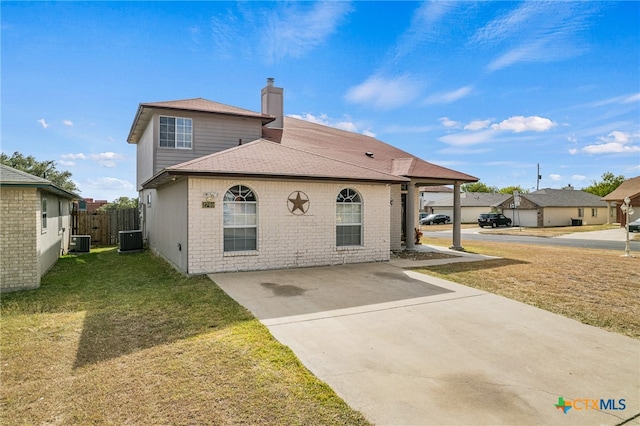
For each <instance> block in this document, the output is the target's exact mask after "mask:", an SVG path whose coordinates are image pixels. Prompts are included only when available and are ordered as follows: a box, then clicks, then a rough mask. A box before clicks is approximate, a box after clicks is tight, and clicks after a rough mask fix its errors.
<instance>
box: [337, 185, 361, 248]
mask: <svg viewBox="0 0 640 426" xmlns="http://www.w3.org/2000/svg"><path fill="white" fill-rule="evenodd" d="M360 245H362V199H361V198H360V194H359V193H358V192H357V191H356V190H355V189H351V188H345V189H343V190H342V191H340V193H339V194H338V197H337V198H336V246H338V247H342V246H360Z"/></svg>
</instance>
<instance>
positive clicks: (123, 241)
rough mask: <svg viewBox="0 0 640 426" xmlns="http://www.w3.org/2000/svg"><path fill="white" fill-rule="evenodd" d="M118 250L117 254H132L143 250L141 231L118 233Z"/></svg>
mask: <svg viewBox="0 0 640 426" xmlns="http://www.w3.org/2000/svg"><path fill="white" fill-rule="evenodd" d="M118 238H119V240H120V248H119V249H118V253H134V252H137V251H142V250H144V246H143V244H142V230H140V229H137V230H133V231H120V232H119V233H118Z"/></svg>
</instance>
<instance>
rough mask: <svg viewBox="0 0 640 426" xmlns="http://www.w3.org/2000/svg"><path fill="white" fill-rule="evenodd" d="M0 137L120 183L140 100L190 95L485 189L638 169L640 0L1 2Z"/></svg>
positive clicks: (94, 185) (102, 193) (106, 187)
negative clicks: (327, 132) (359, 137)
mask: <svg viewBox="0 0 640 426" xmlns="http://www.w3.org/2000/svg"><path fill="white" fill-rule="evenodd" d="M0 7H1V12H2V15H1V19H2V33H1V36H2V41H1V42H2V46H1V47H2V53H1V54H2V57H1V59H2V70H1V71H2V77H1V78H2V94H1V102H2V128H1V130H2V142H1V143H2V145H1V147H2V152H5V153H7V154H9V155H10V154H12V153H13V152H14V151H20V152H21V153H23V154H25V155H33V156H35V157H36V158H37V159H38V160H40V161H43V160H55V161H56V163H57V168H58V169H59V170H69V171H70V172H71V173H72V174H73V178H74V180H75V182H76V183H77V185H78V186H79V188H80V192H81V194H82V196H84V197H91V198H95V199H107V200H110V201H111V200H114V199H116V198H118V197H120V196H128V197H135V196H137V194H136V191H135V146H134V145H130V144H127V142H126V139H127V135H128V133H129V129H130V127H131V123H132V121H133V118H134V115H135V112H136V109H137V107H138V104H139V103H141V102H155V101H168V100H177V99H188V98H194V97H203V98H206V99H210V100H213V101H217V102H222V103H226V104H230V105H234V106H238V107H242V108H246V109H250V110H254V111H259V110H260V89H261V88H262V87H263V86H264V85H265V82H266V78H267V77H274V78H275V79H276V80H275V81H276V85H277V86H279V87H284V90H285V114H286V115H293V116H298V117H302V118H305V119H308V120H311V121H316V122H319V123H324V124H327V125H331V126H335V127H340V128H343V129H346V130H351V131H355V132H359V133H364V134H368V135H372V136H375V137H377V138H378V139H381V140H383V141H385V142H387V143H390V144H393V145H395V146H398V147H399V148H401V149H404V150H406V151H408V152H410V153H412V154H414V155H417V156H419V157H421V158H423V159H424V160H427V161H430V162H433V163H435V164H439V165H442V166H445V167H450V168H453V169H456V170H459V171H462V172H465V173H469V174H471V175H474V176H477V177H479V178H480V179H481V181H482V182H484V183H486V184H488V185H491V186H497V187H499V188H501V187H505V186H509V185H520V186H522V187H523V188H525V189H532V188H533V189H534V188H535V186H536V165H537V164H538V163H539V164H540V168H541V174H542V177H543V178H542V181H541V183H540V186H541V187H551V188H561V187H563V186H565V185H567V184H571V185H573V186H575V187H577V188H581V187H585V186H588V185H589V184H590V183H591V182H592V181H593V180H600V178H601V176H602V174H603V173H605V172H612V173H614V174H615V175H620V174H622V175H624V176H626V177H628V178H629V177H634V176H637V175H640V24H639V22H640V3H639V2H569V1H562V2H561V1H553V2H509V1H502V2H468V1H453V2H442V1H435V2H425V3H420V2H364V1H355V2H346V1H340V2H328V3H324V2H319V3H318V2H310V1H307V2H253V1H246V2H238V3H234V2H6V1H3V2H2V3H1V6H0Z"/></svg>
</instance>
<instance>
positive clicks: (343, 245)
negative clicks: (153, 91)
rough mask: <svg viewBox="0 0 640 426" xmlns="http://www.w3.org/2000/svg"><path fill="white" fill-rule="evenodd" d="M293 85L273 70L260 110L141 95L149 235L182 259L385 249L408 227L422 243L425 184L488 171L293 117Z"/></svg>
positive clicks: (197, 261)
mask: <svg viewBox="0 0 640 426" xmlns="http://www.w3.org/2000/svg"><path fill="white" fill-rule="evenodd" d="M283 92H284V91H283V89H282V88H279V87H275V86H274V85H273V79H268V81H267V86H266V87H264V88H263V89H262V93H261V95H262V111H261V112H260V113H258V112H254V111H250V110H245V109H242V108H237V107H233V106H229V105H224V104H220V103H217V102H212V101H208V100H205V99H200V98H198V99H188V100H180V101H169V102H156V103H143V104H140V106H139V108H138V111H137V113H136V116H135V118H134V121H133V124H132V126H131V131H130V133H129V137H128V139H127V141H128V142H129V143H132V144H136V145H137V186H138V190H139V192H140V199H141V204H142V206H143V216H144V221H143V223H144V225H143V228H144V229H143V235H144V238H145V239H146V241H147V242H148V245H149V247H150V248H151V249H152V250H154V251H155V252H156V253H158V254H159V255H161V256H163V257H164V258H166V259H167V260H169V261H170V262H171V263H172V264H173V265H174V266H175V267H176V268H177V269H179V270H181V271H183V272H185V273H189V274H199V273H209V272H222V271H236V270H258V269H273V268H286V267H300V266H314V265H332V264H341V263H352V262H366V261H385V260H388V259H389V256H390V251H391V250H400V249H401V248H402V238H403V235H406V238H405V239H406V246H407V247H408V248H412V247H413V244H414V228H415V227H416V225H417V212H418V194H419V192H418V190H417V187H418V186H425V185H454V187H455V189H456V190H458V193H459V187H460V185H461V184H463V183H466V182H475V181H477V180H478V179H477V178H475V177H473V176H469V175H467V174H464V173H460V172H457V171H454V170H450V169H447V168H443V167H440V166H437V165H434V164H430V163H427V162H425V161H423V160H421V159H419V158H417V157H415V156H413V155H411V154H408V153H406V152H404V151H402V150H399V149H397V148H395V147H393V146H391V145H388V144H386V143H384V142H382V141H379V140H377V139H375V138H372V137H369V136H364V135H360V134H355V133H352V132H347V131H343V130H339V129H335V128H331V127H327V126H322V125H319V124H315V123H310V122H307V121H304V120H299V119H295V118H291V117H285V116H284V107H283V96H284V93H283ZM458 207H459V198H458ZM455 219H456V218H455V215H454V222H455ZM459 224H460V222H459V220H458V221H457V223H455V225H457V232H454V239H453V246H454V247H459V246H460V233H459ZM454 229H455V226H454Z"/></svg>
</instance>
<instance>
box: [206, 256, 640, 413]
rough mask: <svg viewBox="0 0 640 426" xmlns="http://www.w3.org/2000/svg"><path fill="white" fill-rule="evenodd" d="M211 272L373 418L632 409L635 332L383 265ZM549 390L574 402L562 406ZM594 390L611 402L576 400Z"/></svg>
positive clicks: (637, 402)
mask: <svg viewBox="0 0 640 426" xmlns="http://www.w3.org/2000/svg"><path fill="white" fill-rule="evenodd" d="M421 249H422V250H429V249H430V248H429V247H423V248H421ZM467 260H469V261H478V259H477V258H472V257H470V258H468V259H467ZM427 262H430V261H427ZM396 264H397V263H396ZM210 277H211V279H212V280H213V281H215V282H216V283H217V284H218V285H219V286H220V287H222V289H223V290H224V291H226V292H227V293H228V294H229V295H230V296H231V297H233V298H234V299H235V300H237V301H238V302H239V303H241V304H242V305H244V306H245V307H247V308H248V309H249V310H250V311H251V312H253V313H254V315H256V316H257V317H258V318H259V319H260V320H261V321H262V322H263V323H264V324H265V325H266V326H267V327H268V328H269V330H270V331H271V333H272V334H273V335H274V336H275V337H276V339H278V340H279V341H280V342H282V343H283V344H284V345H287V346H289V347H290V348H291V349H292V350H293V351H294V352H295V354H296V355H297V356H298V358H299V359H300V360H301V361H302V363H303V364H304V365H305V366H306V367H307V368H309V370H310V371H311V372H313V374H315V375H316V376H317V377H318V378H320V379H321V380H323V381H324V382H326V383H327V384H328V385H329V386H331V387H332V388H333V389H334V390H335V391H336V392H337V393H338V394H339V395H340V396H341V397H342V398H343V399H344V400H345V401H346V402H347V403H348V404H349V405H351V406H352V407H353V408H354V409H356V410H359V411H361V412H362V413H363V414H364V415H365V416H366V417H367V418H368V419H369V420H370V421H372V422H373V423H375V424H379V425H427V424H438V425H440V424H446V425H449V424H460V425H468V424H473V425H482V424H486V425H489V424H490V425H521V424H522V425H534V424H558V425H565V424H568V425H584V424H605V425H616V424H620V423H621V422H623V421H625V420H627V419H630V418H632V417H634V416H635V415H637V414H638V413H640V341H638V340H634V339H631V338H628V337H624V336H622V335H618V334H616V333H610V332H607V331H604V330H601V329H598V328H595V327H591V326H587V325H584V324H581V323H579V322H577V321H574V320H570V319H567V318H564V317H562V316H559V315H555V314H552V313H549V312H547V311H543V310H541V309H537V308H534V307H532V306H529V305H525V304H522V303H519V302H515V301H512V300H509V299H506V298H503V297H500V296H496V295H493V294H490V293H486V292H482V291H479V290H476V289H473V288H470V287H465V286H462V285H459V284H455V283H452V282H449V281H445V280H441V279H438V278H434V277H430V276H427V275H424V274H420V273H418V272H414V271H406V270H403V269H401V268H400V267H398V266H394V265H393V264H391V263H370V264H357V265H341V266H327V267H318V268H304V269H288V270H275V271H259V272H239V273H225V274H212V275H211V276H210ZM559 397H563V398H564V401H573V403H574V407H573V408H571V409H569V410H568V412H567V413H566V414H565V413H563V411H562V410H560V409H558V408H556V406H555V405H556V404H558V398H559ZM600 399H603V400H605V401H606V402H605V403H606V404H607V405H606V408H609V409H606V410H596V409H593V408H592V407H593V404H596V403H591V402H585V400H589V401H590V400H600ZM609 400H613V401H615V408H618V409H612V408H613V406H612V405H611V401H609ZM621 400H624V401H621ZM597 404H600V402H599V401H598V402H597ZM622 404H624V406H625V407H624V410H622V409H620V408H622ZM598 406H599V405H598ZM626 424H634V425H640V417H635V418H634V419H633V420H631V421H630V422H628V423H626Z"/></svg>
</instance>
